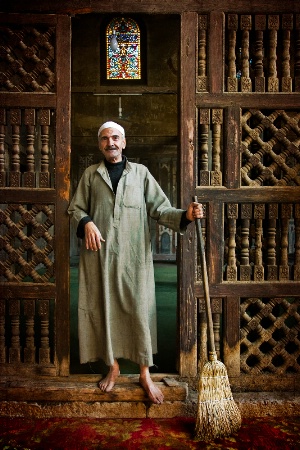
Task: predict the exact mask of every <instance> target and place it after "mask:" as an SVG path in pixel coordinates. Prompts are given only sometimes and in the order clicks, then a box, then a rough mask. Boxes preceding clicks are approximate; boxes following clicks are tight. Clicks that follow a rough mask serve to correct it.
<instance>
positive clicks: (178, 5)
mask: <svg viewBox="0 0 300 450" xmlns="http://www.w3.org/2000/svg"><path fill="white" fill-rule="evenodd" d="M0 9H1V11H4V12H15V13H22V12H30V13H58V14H90V13H101V14H104V13H113V12H117V13H131V14H132V13H133V12H136V13H146V14H157V13H160V14H181V13H183V12H186V11H192V12H195V11H198V12H201V13H203V12H204V13H206V12H207V11H228V12H234V13H239V12H240V13H244V12H245V11H247V13H248V14H250V13H256V12H257V10H258V9H259V10H261V11H264V13H265V14H268V13H273V12H274V11H276V12H277V13H278V14H279V13H281V12H286V13H290V12H291V11H293V12H295V13H296V12H299V11H300V3H299V1H298V0H286V1H285V2H283V1H281V0H272V2H270V0H261V1H259V0H252V1H249V0H239V1H235V0H219V1H218V2H216V1H215V0H206V1H205V2H199V0H165V1H163V2H158V1H156V0H145V1H144V0H143V1H141V0H122V2H120V1H118V0H89V1H87V0H76V2H74V0H64V1H63V2H62V1H61V0H51V1H49V0H39V1H38V2H37V1H36V0H26V2H24V0H14V1H11V0H2V1H1V5H0Z"/></svg>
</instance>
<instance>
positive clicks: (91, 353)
mask: <svg viewBox="0 0 300 450" xmlns="http://www.w3.org/2000/svg"><path fill="white" fill-rule="evenodd" d="M68 212H69V214H70V215H71V216H72V217H73V219H74V220H75V221H76V223H77V224H78V223H79V222H80V220H81V219H82V218H83V217H85V216H87V215H89V216H90V217H91V218H92V220H93V222H94V223H95V224H96V226H97V227H98V229H99V230H100V232H101V235H102V237H103V239H105V242H103V243H102V246H101V249H100V250H98V251H97V252H95V251H91V250H87V249H86V248H85V245H84V244H83V245H82V246H81V252H80V263H79V302H78V320H79V324H78V333H79V349H80V362H81V363H85V362H89V361H96V360H98V359H103V360H104V362H105V363H106V364H107V365H109V366H110V365H112V364H113V362H114V358H125V359H130V360H131V361H134V362H136V363H137V364H143V365H146V366H151V365H153V354H155V353H156V352H157V336H156V335H157V332H156V331H157V330H156V304H155V284H154V270H153V260H152V251H151V241H150V230H149V224H148V219H149V217H151V218H153V219H155V220H156V221H157V222H158V223H159V224H162V225H164V226H166V227H169V228H172V229H173V230H175V231H178V232H181V233H183V232H184V231H185V229H180V220H181V217H182V213H183V210H182V209H176V208H173V207H172V206H171V204H170V202H169V200H168V198H167V197H166V195H165V194H164V192H163V191H162V189H161V188H160V186H159V185H158V183H157V182H156V180H155V179H154V177H153V176H152V175H151V174H150V172H149V171H148V169H147V168H146V167H145V166H143V165H141V164H135V163H130V162H128V161H127V162H126V166H125V169H124V171H123V174H122V176H121V178H120V181H119V184H118V188H117V192H116V195H115V194H114V192H113V189H112V185H111V181H110V178H109V175H108V171H107V169H106V166H105V164H104V162H103V161H102V162H101V163H100V165H99V164H97V165H93V166H90V167H88V168H87V169H86V170H85V172H84V174H83V176H82V178H81V180H80V182H79V184H78V187H77V190H76V193H75V195H74V197H73V199H72V202H71V204H70V207H69V209H68Z"/></svg>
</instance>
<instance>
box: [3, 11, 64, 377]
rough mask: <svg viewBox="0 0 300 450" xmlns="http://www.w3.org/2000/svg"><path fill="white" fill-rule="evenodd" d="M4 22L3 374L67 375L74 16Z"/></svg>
mask: <svg viewBox="0 0 300 450" xmlns="http://www.w3.org/2000/svg"><path fill="white" fill-rule="evenodd" d="M0 27H1V32H0V48H1V54H0V67H1V76H0V105H1V106H0V197H1V202H0V203H1V211H0V254H1V259H0V289H1V295H0V371H1V373H2V374H8V375H10V374H13V375H15V374H17V373H18V374H24V375H28V376H29V375H30V374H41V375H57V374H60V375H66V374H68V372H69V344H68V341H69V337H68V336H69V312H68V311H69V275H68V274H69V221H68V217H67V214H66V209H67V206H68V201H69V198H68V197H69V156H70V18H69V17H67V16H63V15H61V16H56V15H34V14H28V15H27V14H22V15H21V14H20V15H19V14H11V15H6V14H1V15H0Z"/></svg>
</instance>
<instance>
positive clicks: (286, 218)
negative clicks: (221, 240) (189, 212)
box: [224, 203, 300, 282]
mask: <svg viewBox="0 0 300 450" xmlns="http://www.w3.org/2000/svg"><path fill="white" fill-rule="evenodd" d="M226 222H227V227H226V232H225V255H224V267H225V271H224V279H225V280H227V281H237V280H240V281H251V280H253V281H257V282H261V281H265V280H266V281H288V280H295V281H299V280H300V205H299V204H295V205H293V204H290V203H288V204H286V203H283V204H278V203H270V204H264V203H254V204H250V203H248V204H241V205H238V204H227V205H226Z"/></svg>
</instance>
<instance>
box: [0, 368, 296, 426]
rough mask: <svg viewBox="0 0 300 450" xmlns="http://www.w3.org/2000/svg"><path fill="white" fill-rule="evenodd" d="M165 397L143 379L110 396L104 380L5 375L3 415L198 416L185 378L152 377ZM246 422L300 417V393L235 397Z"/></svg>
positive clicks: (122, 384) (123, 381)
mask: <svg viewBox="0 0 300 450" xmlns="http://www.w3.org/2000/svg"><path fill="white" fill-rule="evenodd" d="M151 376H152V379H153V381H154V382H155V383H157V385H158V386H159V387H160V389H161V390H162V391H163V393H164V397H165V401H164V403H163V404H162V405H154V404H153V403H151V402H150V401H149V399H148V398H147V396H146V395H145V392H144V390H143V389H142V387H141V386H140V385H139V382H138V375H124V376H120V377H119V378H118V382H117V383H116V385H115V387H114V389H113V391H112V392H110V393H102V392H101V391H100V390H99V388H98V387H97V382H98V381H99V375H98V376H96V375H95V376H94V375H93V376H91V375H76V376H75V375H74V376H73V375H71V376H69V377H53V378H49V377H35V378H34V379H28V378H22V377H18V378H16V377H11V376H9V377H8V376H6V377H1V380H0V416H2V417H31V418H51V417H53V418H55V417H57V418H59V417H61V418H75V417H93V418H99V419H110V418H123V419H126V418H128V419H129V418H172V417H196V414H197V406H198V405H197V403H198V394H197V391H195V390H193V389H191V388H188V384H187V383H185V382H182V381H180V379H179V377H178V376H176V375H174V376H172V375H170V374H166V375H164V374H155V375H153V374H152V375H151ZM233 397H234V400H235V402H236V403H237V405H238V407H239V408H240V410H241V414H242V417H243V418H251V417H262V418H263V417H265V416H273V417H280V416H281V417H283V416H285V417H290V416H300V392H296V393H293V392H243V393H236V392H235V393H233Z"/></svg>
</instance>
